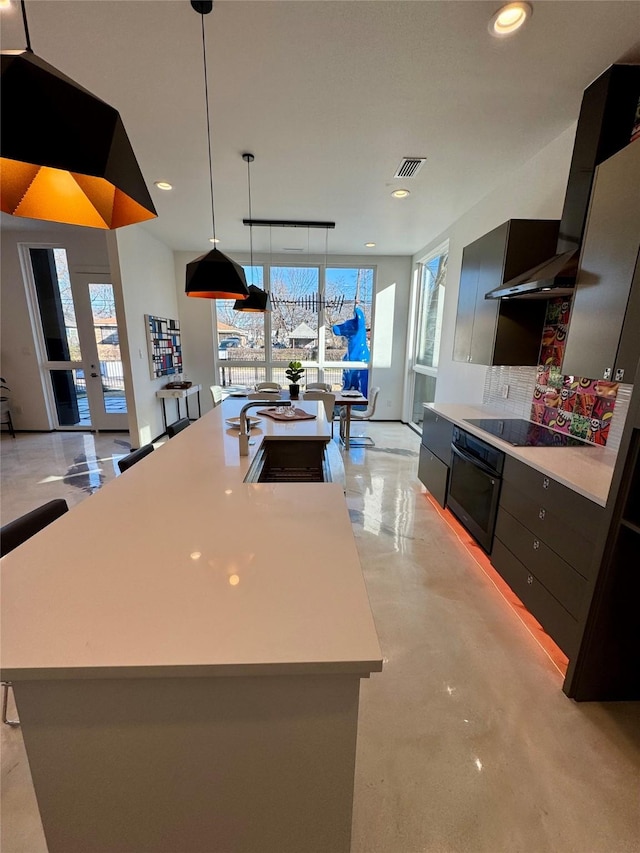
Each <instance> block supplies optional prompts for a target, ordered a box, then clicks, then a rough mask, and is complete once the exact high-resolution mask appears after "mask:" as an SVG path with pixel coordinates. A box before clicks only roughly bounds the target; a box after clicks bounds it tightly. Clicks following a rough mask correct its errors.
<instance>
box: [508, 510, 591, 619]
mask: <svg viewBox="0 0 640 853" xmlns="http://www.w3.org/2000/svg"><path fill="white" fill-rule="evenodd" d="M496 536H497V537H498V538H499V539H500V541H501V542H502V544H503V545H506V547H507V548H508V549H509V550H510V551H511V553H512V554H513V555H514V556H515V557H517V558H518V560H520V562H521V563H522V564H523V566H524V567H525V568H527V569H529V570H530V572H531V574H532V575H534V577H535V578H536V579H537V580H538V581H540V583H541V584H542V585H543V586H544V587H545V589H546V590H547V591H548V592H550V593H551V595H553V597H554V598H557V599H558V601H559V602H560V604H562V606H563V607H564V608H565V610H568V611H569V613H570V614H571V615H572V616H573V617H574V618H576V619H578V618H580V614H581V612H582V603H583V600H584V596H585V593H586V588H587V582H586V580H585V579H584V578H583V577H582V576H581V575H579V574H578V573H577V572H576V571H575V569H572V568H571V566H570V565H569V564H568V563H566V562H565V561H564V560H563V559H562V557H559V556H558V555H557V554H556V553H555V552H554V551H552V550H551V549H550V548H549V547H548V546H547V545H545V543H544V542H542V541H541V540H540V539H538V538H537V537H536V536H535V535H534V534H533V533H531V532H530V531H529V530H527V528H526V527H523V526H522V524H520V522H519V521H517V520H516V519H515V518H513V516H511V515H510V514H509V513H508V512H505V510H504V509H502V508H501V509H500V511H499V512H498V520H497V522H496Z"/></svg>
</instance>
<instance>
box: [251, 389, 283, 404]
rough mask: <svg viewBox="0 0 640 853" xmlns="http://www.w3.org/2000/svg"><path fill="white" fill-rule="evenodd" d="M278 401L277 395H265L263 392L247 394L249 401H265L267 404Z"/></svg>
mask: <svg viewBox="0 0 640 853" xmlns="http://www.w3.org/2000/svg"><path fill="white" fill-rule="evenodd" d="M278 399H279V397H278V395H277V394H264V393H262V392H261V391H249V393H248V394H247V400H264V401H265V403H272V402H273V401H274V400H278Z"/></svg>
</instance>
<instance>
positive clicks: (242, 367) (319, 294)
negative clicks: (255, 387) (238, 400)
mask: <svg viewBox="0 0 640 853" xmlns="http://www.w3.org/2000/svg"><path fill="white" fill-rule="evenodd" d="M244 269H245V272H246V276H247V281H248V282H250V283H254V284H256V285H257V286H258V287H262V288H264V289H266V290H267V291H269V293H270V296H271V312H269V313H267V314H252V313H246V314H243V313H242V312H241V311H234V310H233V304H234V303H233V301H231V300H216V302H215V314H216V323H217V334H218V365H219V373H220V380H219V381H220V383H221V384H222V385H231V384H240V385H252V384H254V383H255V382H259V381H262V380H265V379H266V380H271V381H274V382H280V383H281V384H283V385H285V384H286V383H287V379H286V376H285V369H286V367H287V365H288V363H289V362H290V361H301V362H302V363H303V364H304V366H305V374H304V380H305V382H313V381H320V382H329V383H331V384H332V385H334V386H335V387H336V388H341V387H342V373H343V369H344V368H343V366H342V364H341V361H342V360H343V359H344V357H345V355H346V353H347V341H346V338H345V337H343V336H341V335H337V334H334V333H333V327H334V326H335V325H339V324H341V323H343V322H344V321H345V320H348V319H349V318H351V317H352V316H353V313H354V306H355V302H356V300H357V302H358V305H359V306H360V307H361V308H362V310H363V311H364V315H365V320H366V325H367V332H370V329H371V321H372V318H371V306H372V296H373V286H374V285H373V278H374V270H373V268H358V267H328V268H326V269H325V267H323V266H321V265H320V266H316V265H308V266H305V265H303V264H297V265H295V266H284V265H281V264H276V265H273V266H265V267H264V268H263V267H261V266H260V267H253V269H252V268H251V267H249V266H245V267H244ZM252 276H253V281H252ZM360 365H362V369H364V370H368V368H369V363H368V359H367V360H366V361H358V363H357V366H360Z"/></svg>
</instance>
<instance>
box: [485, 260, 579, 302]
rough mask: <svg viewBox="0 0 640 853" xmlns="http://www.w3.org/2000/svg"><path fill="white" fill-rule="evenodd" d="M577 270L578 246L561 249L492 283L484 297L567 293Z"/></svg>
mask: <svg viewBox="0 0 640 853" xmlns="http://www.w3.org/2000/svg"><path fill="white" fill-rule="evenodd" d="M577 272H578V250H577V249H572V250H571V251H570V252H562V253H561V254H559V255H554V256H553V257H552V258H549V260H548V261H543V263H541V264H538V266H536V267H533V268H532V269H530V270H527V271H526V272H525V273H522V274H521V275H518V276H516V277H515V278H512V279H511V281H507V282H505V283H504V284H501V285H500V286H499V287H495V288H494V289H493V290H490V291H489V293H486V294H485V297H484V298H485V299H508V298H510V297H514V296H518V297H528V298H529V299H536V298H537V299H549V298H550V297H551V296H568V295H569V294H571V293H573V289H574V287H575V282H576V274H577Z"/></svg>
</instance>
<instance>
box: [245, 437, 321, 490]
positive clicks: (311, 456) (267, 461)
mask: <svg viewBox="0 0 640 853" xmlns="http://www.w3.org/2000/svg"><path fill="white" fill-rule="evenodd" d="M332 481H333V478H332V476H331V466H330V464H329V454H328V452H327V443H326V442H324V441H290V440H282V439H269V438H265V440H264V441H263V442H262V445H261V447H260V448H259V449H258V451H257V453H256V455H255V458H254V460H253V462H252V463H251V466H250V468H249V471H248V472H247V476H246V477H245V478H244V482H245V483H331V482H332Z"/></svg>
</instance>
